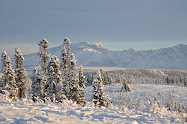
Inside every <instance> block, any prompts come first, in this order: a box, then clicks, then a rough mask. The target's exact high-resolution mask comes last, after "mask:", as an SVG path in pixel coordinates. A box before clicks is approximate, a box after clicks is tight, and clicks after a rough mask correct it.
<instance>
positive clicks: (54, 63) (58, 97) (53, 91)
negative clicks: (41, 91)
mask: <svg viewBox="0 0 187 124" xmlns="http://www.w3.org/2000/svg"><path fill="white" fill-rule="evenodd" d="M59 67H60V64H59V60H58V58H57V57H56V56H53V57H52V58H51V61H50V62H49V64H48V68H47V69H48V72H47V77H48V78H47V83H46V86H45V94H46V96H48V97H49V98H50V99H51V100H52V101H53V102H56V101H57V102H61V101H62V100H63V99H64V96H63V85H62V76H61V72H60V70H59Z"/></svg>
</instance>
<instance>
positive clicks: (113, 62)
mask: <svg viewBox="0 0 187 124" xmlns="http://www.w3.org/2000/svg"><path fill="white" fill-rule="evenodd" d="M70 47H71V52H72V53H74V55H75V57H76V59H77V65H83V66H89V67H90V66H92V67H93V66H101V67H120V68H145V69H178V70H186V69H187V45H183V44H178V45H176V46H174V47H169V48H160V49H156V50H137V49H125V50H113V49H109V48H107V47H105V46H104V45H103V44H101V43H96V42H80V43H74V44H71V45H70ZM63 48H64V46H63V45H60V46H57V47H53V48H50V49H49V51H50V54H51V56H52V55H56V56H57V57H58V58H59V59H60V56H61V53H62V49H63ZM24 58H25V62H24V63H25V64H24V65H25V66H26V67H31V66H32V67H33V66H37V65H38V64H39V63H38V58H39V56H38V53H37V52H36V53H33V54H28V55H25V56H24Z"/></svg>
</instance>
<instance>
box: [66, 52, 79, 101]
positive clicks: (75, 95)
mask: <svg viewBox="0 0 187 124" xmlns="http://www.w3.org/2000/svg"><path fill="white" fill-rule="evenodd" d="M76 61H77V60H76V59H75V56H74V54H73V53H72V54H71V58H70V68H69V73H68V77H67V83H68V84H69V92H68V93H66V95H67V98H68V99H71V100H72V101H74V102H77V103H78V101H79V94H80V93H79V84H78V80H77V77H76V74H75V66H76ZM66 89H67V88H66Z"/></svg>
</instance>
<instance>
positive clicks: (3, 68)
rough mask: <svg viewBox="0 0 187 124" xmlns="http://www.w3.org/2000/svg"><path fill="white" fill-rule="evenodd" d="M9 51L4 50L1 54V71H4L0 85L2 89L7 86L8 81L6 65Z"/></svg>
mask: <svg viewBox="0 0 187 124" xmlns="http://www.w3.org/2000/svg"><path fill="white" fill-rule="evenodd" d="M7 57H8V56H7V53H6V51H4V52H3V53H2V54H1V63H2V70H1V72H2V73H3V76H2V79H1V82H0V87H1V89H3V88H4V87H5V86H6V83H7V78H6V75H5V73H6V71H5V69H6V67H7Z"/></svg>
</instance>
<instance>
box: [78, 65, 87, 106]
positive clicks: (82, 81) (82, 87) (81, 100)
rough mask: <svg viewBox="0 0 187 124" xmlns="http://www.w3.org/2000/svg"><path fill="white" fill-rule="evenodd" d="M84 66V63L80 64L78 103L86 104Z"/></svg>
mask: <svg viewBox="0 0 187 124" xmlns="http://www.w3.org/2000/svg"><path fill="white" fill-rule="evenodd" d="M82 69H83V67H82V65H81V66H80V70H79V82H78V84H79V99H78V101H77V103H78V104H81V105H83V106H84V104H85V96H86V92H85V91H84V90H85V76H84V75H83V70H82Z"/></svg>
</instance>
